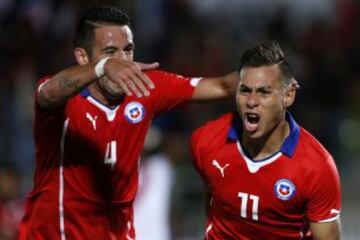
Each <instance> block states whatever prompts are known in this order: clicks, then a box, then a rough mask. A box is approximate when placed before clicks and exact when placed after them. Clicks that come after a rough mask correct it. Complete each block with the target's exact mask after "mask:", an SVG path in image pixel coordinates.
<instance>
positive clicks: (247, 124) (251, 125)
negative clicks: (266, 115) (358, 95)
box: [245, 119, 259, 132]
mask: <svg viewBox="0 0 360 240" xmlns="http://www.w3.org/2000/svg"><path fill="white" fill-rule="evenodd" d="M258 126H259V124H258V123H250V122H249V120H248V119H247V120H245V129H246V130H247V131H248V132H254V131H256V130H257V128H258Z"/></svg>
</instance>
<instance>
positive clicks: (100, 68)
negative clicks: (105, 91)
mask: <svg viewBox="0 0 360 240" xmlns="http://www.w3.org/2000/svg"><path fill="white" fill-rule="evenodd" d="M109 58H110V57H106V58H103V59H101V60H100V61H99V62H98V63H97V64H96V65H95V74H96V76H97V77H98V78H101V77H102V76H104V75H105V69H104V65H105V63H106V62H107V60H109Z"/></svg>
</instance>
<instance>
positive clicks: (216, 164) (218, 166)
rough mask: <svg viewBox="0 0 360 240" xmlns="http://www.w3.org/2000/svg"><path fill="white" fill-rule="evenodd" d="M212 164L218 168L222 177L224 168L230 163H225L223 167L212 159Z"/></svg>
mask: <svg viewBox="0 0 360 240" xmlns="http://www.w3.org/2000/svg"><path fill="white" fill-rule="evenodd" d="M212 165H213V166H214V167H216V168H217V169H219V171H220V174H221V176H222V177H225V168H227V167H228V166H229V165H230V164H228V163H227V164H225V166H224V167H221V166H220V164H219V163H218V161H216V160H213V161H212Z"/></svg>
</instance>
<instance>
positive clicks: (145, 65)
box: [135, 62, 160, 71]
mask: <svg viewBox="0 0 360 240" xmlns="http://www.w3.org/2000/svg"><path fill="white" fill-rule="evenodd" d="M135 63H136V64H137V65H138V66H139V68H140V69H141V70H143V71H144V70H153V69H156V68H158V67H159V65H160V64H159V63H158V62H153V63H142V62H135Z"/></svg>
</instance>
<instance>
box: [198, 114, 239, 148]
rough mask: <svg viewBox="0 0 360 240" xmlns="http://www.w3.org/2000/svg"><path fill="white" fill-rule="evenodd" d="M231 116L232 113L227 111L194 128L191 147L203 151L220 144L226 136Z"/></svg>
mask: <svg viewBox="0 0 360 240" xmlns="http://www.w3.org/2000/svg"><path fill="white" fill-rule="evenodd" d="M233 118H234V114H233V113H227V114H225V115H223V116H221V117H219V118H217V119H215V120H212V121H209V122H207V123H206V124H204V125H203V126H201V127H199V128H198V129H196V130H195V131H194V132H193V134H192V136H191V146H192V148H196V149H197V150H200V151H203V152H204V151H207V150H214V149H215V148H217V147H218V146H220V145H222V143H224V142H225V140H226V138H227V134H228V132H229V129H230V127H231V124H232V121H233Z"/></svg>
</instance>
